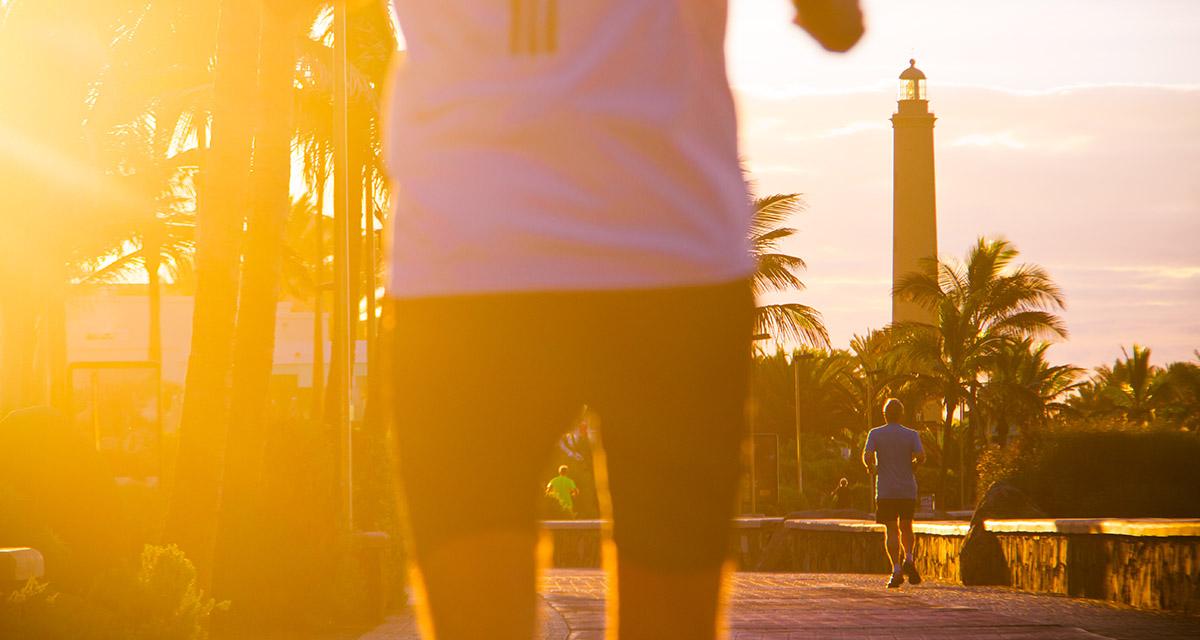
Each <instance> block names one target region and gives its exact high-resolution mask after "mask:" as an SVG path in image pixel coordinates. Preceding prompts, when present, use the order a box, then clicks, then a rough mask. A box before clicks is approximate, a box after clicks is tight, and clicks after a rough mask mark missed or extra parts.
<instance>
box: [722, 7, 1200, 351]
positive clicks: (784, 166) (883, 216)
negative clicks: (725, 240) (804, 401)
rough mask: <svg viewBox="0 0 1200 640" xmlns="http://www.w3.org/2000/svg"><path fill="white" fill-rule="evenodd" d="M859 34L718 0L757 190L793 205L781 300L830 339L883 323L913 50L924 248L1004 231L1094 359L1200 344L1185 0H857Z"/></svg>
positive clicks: (962, 249) (1080, 347) (1198, 46)
mask: <svg viewBox="0 0 1200 640" xmlns="http://www.w3.org/2000/svg"><path fill="white" fill-rule="evenodd" d="M863 7H864V10H865V12H866V14H867V21H868V27H867V35H866V36H865V37H864V38H863V41H862V42H861V43H860V44H859V46H858V47H857V48H856V49H855V50H854V51H852V52H851V53H849V54H847V55H842V56H838V55H833V54H828V53H825V52H824V51H822V50H821V49H820V47H819V46H817V45H816V44H815V43H814V42H812V40H811V39H809V38H808V36H807V35H806V34H804V33H803V32H802V31H801V30H799V29H798V28H796V27H795V26H794V25H792V24H791V23H790V20H791V17H792V14H793V10H792V8H791V3H790V2H788V1H786V0H732V2H731V6H730V27H729V38H728V42H727V55H728V60H729V72H730V78H731V82H732V84H733V86H734V92H735V95H736V97H737V100H738V105H739V119H740V130H741V139H742V153H743V155H744V156H745V158H746V163H747V165H748V166H749V168H750V171H751V176H752V178H753V179H754V181H755V185H756V190H757V191H758V192H759V193H761V194H766V193H779V192H800V193H803V194H804V195H805V197H806V200H807V203H808V209H807V211H806V212H804V213H803V214H801V215H800V216H798V217H797V218H796V219H795V220H794V224H793V226H795V227H797V228H798V229H799V230H800V233H799V234H798V236H797V238H796V239H795V240H794V241H793V242H792V243H791V244H789V245H786V247H785V248H786V249H788V250H789V251H790V252H793V253H795V254H797V255H799V256H801V257H803V258H804V259H805V260H806V261H807V263H808V270H807V271H806V272H805V273H804V274H803V280H804V281H805V283H806V284H807V285H808V289H807V290H806V291H804V292H802V293H799V294H784V295H780V296H777V297H775V298H772V301H782V300H796V301H800V302H803V303H805V304H809V305H811V306H814V307H816V308H817V309H819V310H821V311H822V312H823V313H824V316H825V320H826V324H827V325H828V327H829V330H830V335H831V338H832V340H833V343H834V346H836V347H844V346H846V345H847V343H848V341H849V339H850V337H851V336H852V335H853V334H855V333H863V332H865V331H866V330H868V329H870V328H878V327H882V326H884V325H886V324H887V322H888V320H889V316H890V298H889V291H890V287H891V254H890V252H891V206H892V202H891V193H892V190H891V189H892V185H891V181H892V155H891V154H892V139H891V136H892V132H891V124H890V123H889V122H888V118H889V117H890V116H891V114H892V113H893V112H894V110H895V107H896V103H895V100H896V87H897V82H898V81H897V80H896V76H897V75H899V73H900V72H901V71H902V70H903V69H904V68H905V67H907V66H908V60H909V58H910V57H911V58H916V60H917V66H918V67H920V68H921V69H922V70H923V71H924V72H925V73H926V75H927V76H928V78H929V80H928V91H929V98H930V108H931V110H932V111H933V112H934V113H935V114H936V115H937V117H938V120H937V125H936V128H935V132H934V136H935V157H936V161H935V162H936V170H937V198H938V204H937V206H938V243H939V253H940V254H941V255H942V256H943V257H961V256H963V255H964V254H965V253H966V251H967V249H968V247H969V246H970V245H971V244H972V243H973V242H974V240H975V239H976V238H978V237H979V236H988V237H1004V238H1007V239H1008V240H1010V241H1011V242H1013V243H1014V244H1015V245H1016V246H1017V247H1018V249H1020V250H1021V258H1020V260H1021V261H1028V262H1033V263H1037V264H1040V265H1042V266H1044V267H1045V268H1047V269H1048V270H1049V272H1050V274H1051V275H1052V276H1053V277H1054V278H1055V280H1056V281H1057V282H1058V283H1059V285H1060V286H1061V287H1062V288H1063V289H1064V291H1065V294H1066V299H1067V310H1066V311H1065V313H1064V318H1065V320H1066V322H1067V326H1068V329H1069V330H1070V332H1071V335H1070V339H1069V340H1068V341H1066V342H1063V343H1060V344H1056V345H1055V346H1054V347H1053V348H1052V349H1051V359H1052V360H1054V361H1056V362H1071V363H1073V364H1076V365H1079V366H1086V367H1092V366H1096V365H1099V364H1104V363H1111V362H1112V361H1113V360H1114V359H1116V358H1117V357H1119V356H1120V355H1121V348H1122V346H1125V347H1128V346H1129V345H1132V344H1133V343H1135V342H1136V343H1138V344H1142V345H1147V346H1149V347H1151V348H1152V349H1153V356H1152V360H1153V361H1154V362H1155V363H1158V364H1165V363H1167V362H1169V361H1174V360H1181V359H1191V358H1194V357H1195V356H1194V355H1193V351H1194V350H1195V349H1197V348H1200V249H1198V248H1197V246H1198V245H1200V2H1197V1H1195V0H1123V1H1117V0H1086V1H1085V0H1055V1H1054V2H1045V1H1033V0H1006V1H1005V2H987V3H985V2H981V1H975V0H972V1H964V0H906V1H903V2H901V1H898V0H864V2H863Z"/></svg>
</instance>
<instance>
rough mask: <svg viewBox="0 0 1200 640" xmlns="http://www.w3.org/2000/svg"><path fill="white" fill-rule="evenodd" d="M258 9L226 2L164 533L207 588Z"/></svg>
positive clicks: (249, 136)
mask: <svg viewBox="0 0 1200 640" xmlns="http://www.w3.org/2000/svg"><path fill="white" fill-rule="evenodd" d="M259 26H260V25H259V7H258V3H257V2H244V1H241V0H225V1H224V2H222V3H221V17H220V26H219V30H218V42H217V64H216V72H215V84H214V96H213V124H212V146H211V149H210V151H209V153H208V154H207V157H206V159H205V166H204V167H203V169H202V174H201V175H202V178H203V180H204V182H203V183H202V184H201V188H202V189H203V190H205V191H207V193H206V194H205V197H204V205H205V206H204V207H203V208H202V209H200V210H199V211H198V212H197V214H198V215H197V226H196V295H195V307H194V309H193V313H192V344H191V354H190V356H189V359H188V369H187V379H186V386H185V395H184V400H183V415H182V418H181V422H180V442H179V453H178V458H177V466H176V470H175V487H174V490H173V493H172V497H171V506H170V510H169V512H168V516H167V522H166V526H165V529H164V532H163V536H164V539H165V540H166V541H167V542H174V543H177V544H179V546H180V548H182V549H183V551H184V552H185V553H187V554H188V555H189V557H191V558H192V560H193V561H194V562H195V563H196V567H197V569H198V571H199V574H200V580H201V584H205V585H206V584H208V581H209V578H210V577H211V571H212V561H211V560H212V552H213V545H214V542H215V536H216V524H217V514H218V510H219V506H220V495H221V481H222V477H223V468H224V466H223V463H224V453H225V441H226V435H227V433H228V416H229V411H228V408H229V388H230V387H229V374H230V367H231V363H232V357H233V342H234V323H235V318H236V316H237V305H238V267H239V262H240V256H241V244H242V225H243V221H244V219H245V211H244V209H243V207H244V206H245V203H246V201H247V197H246V195H247V193H248V191H249V174H250V149H251V143H252V138H253V133H254V130H253V122H254V121H253V118H252V111H251V110H252V108H253V104H254V103H253V99H254V89H255V76H256V71H257V68H258V64H257V56H258V39H259Z"/></svg>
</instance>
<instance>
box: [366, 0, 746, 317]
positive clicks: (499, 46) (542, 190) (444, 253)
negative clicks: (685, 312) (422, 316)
mask: <svg viewBox="0 0 1200 640" xmlns="http://www.w3.org/2000/svg"><path fill="white" fill-rule="evenodd" d="M393 4H394V6H395V9H396V14H397V16H398V17H399V19H400V24H401V27H402V29H403V30H404V35H405V40H406V41H407V59H406V62H405V63H404V64H403V65H401V66H399V67H398V68H397V69H396V70H395V71H394V72H393V74H394V75H393V78H392V80H393V82H392V87H391V96H390V101H389V106H388V111H389V113H388V114H387V117H388V120H389V126H388V133H387V139H386V144H387V159H388V166H389V170H390V173H391V175H392V178H393V180H394V185H395V196H394V201H395V205H394V211H393V216H392V231H391V246H390V260H391V271H390V274H389V285H388V292H389V295H391V296H396V297H417V296H429V295H446V294H469V293H484V292H506V291H555V290H594V289H621V288H649V287H664V286H679V285H693V284H713V283H719V282H725V281H729V280H734V279H737V278H740V277H744V276H746V275H748V274H749V273H750V272H751V271H752V270H753V259H752V258H751V256H750V253H749V246H748V241H747V238H746V235H747V231H748V226H749V219H750V208H749V204H748V202H749V200H748V197H747V193H746V187H745V184H744V181H743V178H742V174H741V169H740V167H739V164H738V149H737V130H736V122H735V114H734V107H733V101H732V98H731V95H730V90H729V84H728V80H727V79H726V75H725V56H724V39H725V17H726V2H725V0H393Z"/></svg>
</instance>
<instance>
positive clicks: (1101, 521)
mask: <svg viewBox="0 0 1200 640" xmlns="http://www.w3.org/2000/svg"><path fill="white" fill-rule="evenodd" d="M783 526H784V527H785V528H788V529H803V530H806V531H844V532H847V533H850V532H856V531H857V532H868V531H883V525H881V524H876V523H874V522H872V521H870V520H849V519H828V520H799V519H796V520H788V521H786V522H784V525H783ZM984 527H985V528H986V529H987V530H988V531H991V532H993V533H1047V534H1104V535H1112V536H1139V537H1158V538H1164V537H1185V538H1195V537H1200V518H1058V519H1053V518H1039V519H1012V520H1007V519H1006V520H987V521H985V522H984ZM969 528H970V524H969V523H967V522H962V521H958V520H917V521H915V522H914V523H913V531H914V532H915V533H923V534H926V535H938V536H965V535H967V530H968V529H969Z"/></svg>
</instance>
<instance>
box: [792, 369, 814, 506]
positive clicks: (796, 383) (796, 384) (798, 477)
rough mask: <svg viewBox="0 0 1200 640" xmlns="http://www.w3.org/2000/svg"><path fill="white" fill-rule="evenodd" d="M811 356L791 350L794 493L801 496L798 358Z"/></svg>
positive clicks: (802, 494) (802, 479)
mask: <svg viewBox="0 0 1200 640" xmlns="http://www.w3.org/2000/svg"><path fill="white" fill-rule="evenodd" d="M811 357H812V354H811V353H796V352H794V351H793V352H792V386H793V387H794V391H795V406H796V493H797V494H799V496H800V497H801V498H803V497H804V468H803V466H802V464H801V463H802V461H803V460H804V457H803V455H802V453H803V452H802V450H801V447H800V359H801V358H804V359H805V360H807V359H809V358H811Z"/></svg>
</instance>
